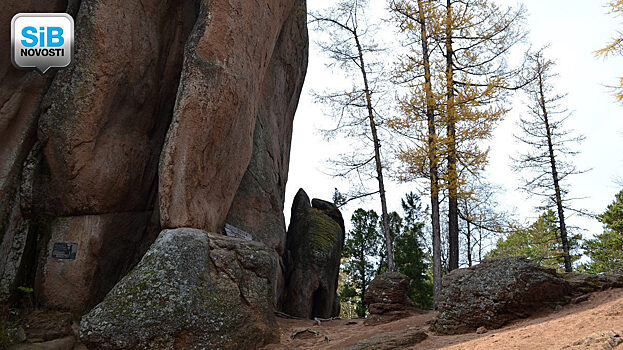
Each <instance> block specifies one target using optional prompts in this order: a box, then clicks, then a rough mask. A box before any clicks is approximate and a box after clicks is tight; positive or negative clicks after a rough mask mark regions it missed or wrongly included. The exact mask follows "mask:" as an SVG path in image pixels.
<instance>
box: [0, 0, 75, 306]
mask: <svg viewBox="0 0 623 350" xmlns="http://www.w3.org/2000/svg"><path fill="white" fill-rule="evenodd" d="M66 7H67V3H66V1H62V0H57V1H22V0H5V1H3V2H2V8H3V9H6V11H4V10H3V11H1V12H0V27H2V28H10V26H11V19H12V17H13V15H14V14H15V13H19V12H57V11H64V10H65V9H66ZM10 40H11V32H10V31H9V30H8V29H5V30H3V31H0V43H1V44H2V45H4V46H3V47H6V48H8V47H9V45H10ZM5 53H8V51H5ZM53 77H54V75H53V72H50V73H48V74H47V75H46V76H41V75H39V74H38V73H36V72H32V71H30V72H29V71H23V70H17V69H15V68H13V66H12V65H11V58H10V56H9V55H8V54H4V55H0V101H2V104H1V105H0V297H7V296H9V295H10V293H11V291H12V290H14V289H15V288H16V287H17V286H18V285H22V284H24V282H25V280H27V277H25V275H27V274H29V272H31V270H32V266H29V265H32V264H34V262H33V261H34V257H33V255H34V252H32V251H29V249H26V247H27V246H32V243H33V241H34V240H35V236H36V235H35V234H33V233H30V234H29V229H28V223H27V219H26V218H25V217H24V216H25V215H23V213H22V210H21V208H20V203H21V202H22V198H21V197H22V196H21V194H20V184H21V183H22V172H23V169H24V162H25V161H26V158H27V156H28V153H29V152H30V150H31V148H32V147H33V145H34V144H35V142H36V139H37V137H36V130H37V120H38V115H39V113H40V108H39V105H40V102H41V99H42V97H43V95H44V94H45V92H46V91H47V88H48V86H49V84H50V81H51V79H52V78H53Z"/></svg>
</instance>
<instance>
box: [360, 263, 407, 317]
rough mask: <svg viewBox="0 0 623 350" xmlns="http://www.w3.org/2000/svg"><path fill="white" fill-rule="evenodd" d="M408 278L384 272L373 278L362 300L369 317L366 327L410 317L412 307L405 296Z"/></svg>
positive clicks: (395, 273)
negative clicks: (366, 307)
mask: <svg viewBox="0 0 623 350" xmlns="http://www.w3.org/2000/svg"><path fill="white" fill-rule="evenodd" d="M408 289H409V277H407V276H405V275H403V274H401V273H398V272H386V273H383V274H380V275H377V276H376V277H374V279H373V280H372V282H370V285H369V286H368V289H367V290H366V294H365V296H364V298H363V302H364V304H366V305H368V311H369V312H370V315H369V316H368V317H367V318H366V321H365V324H366V325H376V324H381V323H387V322H391V321H395V320H398V319H401V318H404V317H407V316H410V315H411V311H413V307H412V305H411V302H410V301H409V297H408V296H407V290H408Z"/></svg>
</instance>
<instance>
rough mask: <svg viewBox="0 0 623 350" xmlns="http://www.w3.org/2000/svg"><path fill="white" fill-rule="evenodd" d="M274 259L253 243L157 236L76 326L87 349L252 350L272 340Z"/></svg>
mask: <svg viewBox="0 0 623 350" xmlns="http://www.w3.org/2000/svg"><path fill="white" fill-rule="evenodd" d="M278 271H279V257H278V256H277V253H276V252H275V251H274V250H273V249H271V248H268V247H266V246H265V245H263V244H262V243H259V242H253V241H247V240H244V239H239V238H231V237H226V236H223V235H217V234H210V233H207V232H205V231H201V230H196V229H189V228H179V229H174V230H164V231H162V233H160V236H159V237H158V239H157V240H156V242H155V243H154V244H153V245H152V247H151V248H150V249H149V251H148V252H147V253H146V254H145V256H144V257H143V259H142V260H141V262H140V263H139V264H138V265H137V266H136V267H135V268H134V269H133V270H132V271H131V272H130V273H129V274H128V275H127V276H125V277H124V278H123V279H122V280H121V281H120V282H119V283H118V284H117V285H116V286H115V287H114V288H113V290H112V291H111V292H110V293H109V294H108V295H107V296H106V298H105V299H104V301H103V302H102V303H100V304H99V305H97V306H96V307H95V308H94V309H93V310H91V311H90V312H89V313H88V314H87V315H85V316H84V317H83V318H82V321H81V323H80V339H81V341H82V342H83V343H84V344H85V345H87V346H89V348H92V349H154V350H159V349H162V350H164V349H253V348H256V347H258V346H261V345H262V344H264V343H267V342H270V341H271V340H273V339H274V337H275V333H274V332H275V326H276V323H275V322H276V321H275V316H274V313H273V295H274V293H275V290H274V287H275V285H274V281H275V277H276V275H277V273H278Z"/></svg>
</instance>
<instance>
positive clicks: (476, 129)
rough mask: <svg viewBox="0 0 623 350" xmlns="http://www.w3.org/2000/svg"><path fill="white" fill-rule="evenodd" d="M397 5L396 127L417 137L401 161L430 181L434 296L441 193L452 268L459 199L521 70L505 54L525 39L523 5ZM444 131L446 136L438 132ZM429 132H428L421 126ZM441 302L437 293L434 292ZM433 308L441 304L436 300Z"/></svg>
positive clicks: (409, 0) (480, 0) (398, 1)
mask: <svg viewBox="0 0 623 350" xmlns="http://www.w3.org/2000/svg"><path fill="white" fill-rule="evenodd" d="M390 8H391V9H392V11H393V13H394V14H395V17H396V18H397V22H398V24H399V26H400V29H401V31H402V32H403V33H405V35H406V38H407V40H406V42H407V43H409V44H408V49H409V52H408V53H407V54H405V55H404V59H403V61H402V62H401V64H400V67H399V69H398V70H397V73H396V76H397V77H396V80H397V81H399V82H402V83H403V84H404V85H406V86H407V87H408V88H409V89H410V92H409V93H408V95H407V96H405V97H404V98H402V99H401V101H400V109H401V112H402V116H401V117H400V118H396V120H393V121H392V126H393V127H394V129H395V130H397V131H398V132H399V133H401V134H402V135H405V136H406V137H407V138H408V139H409V140H411V141H412V144H411V145H406V146H404V147H403V148H402V149H401V150H400V156H399V158H400V159H401V160H402V161H403V162H404V163H405V164H406V168H407V169H408V171H409V172H411V173H412V175H413V176H414V177H427V178H428V179H429V180H430V186H429V187H430V188H429V191H428V192H429V193H430V194H431V215H432V217H431V221H432V228H433V270H434V271H433V275H434V285H435V288H434V290H435V296H438V295H439V291H440V288H441V260H442V259H441V249H440V248H439V244H441V237H440V231H441V230H440V229H439V228H438V227H439V224H438V222H439V197H438V196H439V194H440V192H441V190H442V189H443V190H446V191H447V195H448V244H449V247H448V252H449V264H448V267H449V269H450V270H452V269H455V268H458V264H459V250H458V248H459V231H458V230H459V227H458V215H459V211H458V200H459V199H461V198H465V197H469V196H470V191H469V188H466V186H465V177H466V176H467V174H469V175H470V176H477V175H478V174H479V173H480V172H481V171H482V170H483V169H484V166H485V165H486V163H487V153H488V150H484V149H482V147H481V141H482V140H486V139H488V138H489V137H490V136H491V133H492V130H493V128H494V127H495V125H496V124H497V122H498V121H499V120H500V119H501V118H502V117H503V116H504V114H505V113H506V111H507V109H506V108H505V102H506V97H507V96H508V93H509V91H512V90H513V89H516V88H518V87H519V86H521V85H522V83H521V82H518V81H515V78H516V77H518V76H520V74H519V72H520V71H521V68H522V67H517V68H512V67H509V66H508V65H507V63H506V61H505V57H506V55H507V54H508V52H509V50H510V49H511V48H512V47H513V46H515V45H516V44H517V43H519V42H521V41H522V40H523V38H524V37H525V32H524V31H523V25H522V24H523V18H524V14H525V10H524V9H523V8H522V7H519V8H517V9H512V8H509V9H502V8H500V7H498V6H496V5H495V4H494V3H493V2H491V1H486V0H467V1H464V0H462V1H458V0H446V1H442V2H438V1H430V0H428V1H425V0H421V1H415V0H395V1H393V2H391V5H390ZM443 129H445V133H444V134H443V135H442V134H441V133H438V132H437V131H438V130H443ZM424 130H426V131H424ZM435 300H437V297H435ZM435 305H436V302H435Z"/></svg>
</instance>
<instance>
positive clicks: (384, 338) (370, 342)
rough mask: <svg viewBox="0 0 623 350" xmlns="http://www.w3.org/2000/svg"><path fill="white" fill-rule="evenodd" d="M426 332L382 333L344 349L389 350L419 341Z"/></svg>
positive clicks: (422, 339) (423, 337)
mask: <svg viewBox="0 0 623 350" xmlns="http://www.w3.org/2000/svg"><path fill="white" fill-rule="evenodd" d="M426 338H428V334H426V332H424V331H422V330H420V329H407V330H404V331H397V332H390V333H382V334H378V335H375V336H373V337H370V338H368V339H366V340H362V341H360V342H357V343H355V344H354V345H351V346H349V347H348V348H346V350H390V349H402V348H404V347H407V346H413V345H415V344H418V343H421V342H422V341H424V340H425V339H426Z"/></svg>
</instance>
